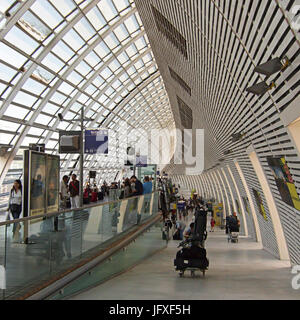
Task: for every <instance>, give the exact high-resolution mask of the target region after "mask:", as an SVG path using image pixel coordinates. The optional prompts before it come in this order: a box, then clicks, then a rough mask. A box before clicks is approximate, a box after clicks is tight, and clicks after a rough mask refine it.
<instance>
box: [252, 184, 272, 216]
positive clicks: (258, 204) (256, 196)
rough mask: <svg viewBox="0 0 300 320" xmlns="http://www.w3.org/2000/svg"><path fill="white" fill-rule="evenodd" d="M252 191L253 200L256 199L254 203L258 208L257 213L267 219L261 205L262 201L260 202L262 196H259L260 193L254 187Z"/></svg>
mask: <svg viewBox="0 0 300 320" xmlns="http://www.w3.org/2000/svg"><path fill="white" fill-rule="evenodd" d="M252 191H253V194H254V198H255V201H256V204H257V207H258V210H259V213H260V214H261V215H262V216H263V218H264V219H265V220H266V221H268V217H267V215H266V211H265V207H264V205H263V202H262V198H261V196H260V193H259V192H258V191H257V190H255V189H252Z"/></svg>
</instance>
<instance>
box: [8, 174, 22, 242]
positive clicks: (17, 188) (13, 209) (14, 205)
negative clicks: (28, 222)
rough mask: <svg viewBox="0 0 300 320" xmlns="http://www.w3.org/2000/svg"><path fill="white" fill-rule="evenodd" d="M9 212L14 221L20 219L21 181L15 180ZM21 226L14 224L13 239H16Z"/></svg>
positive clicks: (10, 197) (10, 196)
mask: <svg viewBox="0 0 300 320" xmlns="http://www.w3.org/2000/svg"><path fill="white" fill-rule="evenodd" d="M8 204H9V206H8V210H9V211H10V213H11V215H12V216H13V219H14V220H15V219H19V218H20V215H21V212H22V183H21V181H20V180H15V182H14V185H13V187H12V189H11V191H10V195H9V202H8ZM20 228H21V225H20V223H19V222H17V223H14V226H13V230H12V231H13V237H14V238H16V236H17V234H18V232H19V230H20Z"/></svg>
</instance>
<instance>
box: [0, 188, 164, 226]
mask: <svg viewBox="0 0 300 320" xmlns="http://www.w3.org/2000/svg"><path fill="white" fill-rule="evenodd" d="M156 192H158V191H153V192H151V193H148V194H151V195H152V194H154V193H156ZM142 196H145V194H143V195H140V196H135V197H129V198H125V199H117V200H113V201H108V202H102V203H98V204H88V205H85V206H84V207H81V208H74V209H71V208H70V209H67V210H61V211H55V212H51V213H46V214H40V215H36V216H30V217H24V218H20V219H15V220H7V221H4V222H0V227H2V226H5V225H8V224H12V223H16V222H22V221H30V220H36V219H41V218H50V217H55V216H58V215H61V214H63V213H68V212H71V211H72V212H74V211H81V210H84V209H90V208H96V207H101V206H105V205H109V204H113V203H117V202H122V201H124V200H130V199H137V198H140V197H142Z"/></svg>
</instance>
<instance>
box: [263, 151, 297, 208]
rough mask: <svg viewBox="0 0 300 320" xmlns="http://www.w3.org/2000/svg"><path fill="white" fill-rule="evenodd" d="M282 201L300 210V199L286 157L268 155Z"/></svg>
mask: <svg viewBox="0 0 300 320" xmlns="http://www.w3.org/2000/svg"><path fill="white" fill-rule="evenodd" d="M267 161H268V164H269V166H270V169H271V171H272V174H273V176H274V178H275V182H276V185H277V188H278V191H279V193H280V196H281V199H282V201H284V202H285V203H286V204H288V205H289V206H291V207H293V208H295V209H297V210H299V211H300V200H299V195H298V193H297V190H296V187H295V184H294V181H293V178H292V175H291V173H290V170H289V168H288V166H287V163H286V161H285V158H284V157H281V158H273V157H267Z"/></svg>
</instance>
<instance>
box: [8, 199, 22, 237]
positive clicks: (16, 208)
mask: <svg viewBox="0 0 300 320" xmlns="http://www.w3.org/2000/svg"><path fill="white" fill-rule="evenodd" d="M10 212H11V214H12V216H13V218H14V220H15V219H19V217H20V214H21V212H22V206H21V205H16V204H15V205H11V206H10ZM19 226H21V225H20V223H19V222H16V223H14V226H13V233H15V231H16V229H17V227H19Z"/></svg>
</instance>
